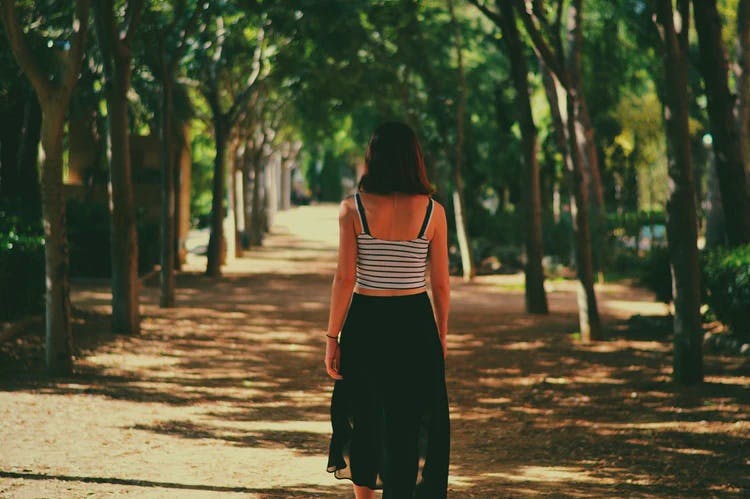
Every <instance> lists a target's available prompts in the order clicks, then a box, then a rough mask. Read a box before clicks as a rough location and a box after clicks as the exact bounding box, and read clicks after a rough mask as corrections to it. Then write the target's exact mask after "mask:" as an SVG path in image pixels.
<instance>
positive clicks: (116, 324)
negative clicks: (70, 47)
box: [104, 55, 140, 334]
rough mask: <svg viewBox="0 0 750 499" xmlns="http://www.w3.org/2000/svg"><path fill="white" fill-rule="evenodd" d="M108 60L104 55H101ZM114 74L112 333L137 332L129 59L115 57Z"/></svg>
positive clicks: (110, 108)
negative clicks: (128, 96)
mask: <svg viewBox="0 0 750 499" xmlns="http://www.w3.org/2000/svg"><path fill="white" fill-rule="evenodd" d="M104 57H107V55H104ZM113 62H114V74H112V75H110V77H109V78H108V79H107V82H106V84H105V86H106V88H107V90H106V92H105V93H106V98H107V118H108V125H109V138H110V157H109V165H110V209H111V229H110V244H111V248H110V249H111V255H112V330H113V332H115V333H125V334H137V333H138V332H139V331H140V311H139V303H138V292H139V290H138V286H139V283H138V233H137V232H136V227H135V203H134V200H133V179H132V174H131V169H130V127H129V125H128V121H129V119H128V101H127V93H128V89H129V88H130V58H127V59H123V58H120V57H117V56H114V61H113Z"/></svg>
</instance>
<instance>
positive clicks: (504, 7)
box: [499, 3, 548, 314]
mask: <svg viewBox="0 0 750 499" xmlns="http://www.w3.org/2000/svg"><path fill="white" fill-rule="evenodd" d="M499 5H500V8H501V14H502V15H501V20H502V24H503V25H502V32H503V40H505V46H506V54H507V55H508V58H509V59H510V66H511V73H512V77H513V85H514V87H515V89H516V102H517V105H518V123H519V125H520V128H521V149H522V154H521V161H522V165H523V175H522V178H523V180H522V184H523V185H522V189H521V192H522V193H523V194H522V195H523V211H524V213H523V220H524V226H525V227H524V236H525V237H524V239H525V242H526V248H525V249H526V262H525V265H524V275H525V280H526V282H525V293H526V295H525V296H526V311H527V312H528V313H532V314H546V313H547V312H548V307H547V295H546V293H545V291H544V268H543V266H542V257H543V256H544V249H543V245H542V199H541V192H540V186H539V159H538V157H537V152H538V143H537V130H536V125H535V124H534V116H533V114H532V112H531V101H530V97H529V84H528V66H527V64H526V57H525V55H524V49H523V44H522V43H521V38H520V35H519V33H518V28H517V26H516V18H515V13H514V11H513V7H512V6H511V5H510V4H509V3H500V4H499Z"/></svg>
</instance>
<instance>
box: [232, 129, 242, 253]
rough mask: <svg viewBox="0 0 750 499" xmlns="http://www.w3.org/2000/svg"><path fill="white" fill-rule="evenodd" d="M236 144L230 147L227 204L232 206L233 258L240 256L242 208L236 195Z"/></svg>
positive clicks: (238, 160) (237, 162) (237, 161)
mask: <svg viewBox="0 0 750 499" xmlns="http://www.w3.org/2000/svg"><path fill="white" fill-rule="evenodd" d="M238 148H239V147H238V145H237V144H236V143H235V145H234V146H233V147H232V148H231V150H232V161H231V162H230V164H229V171H230V172H231V173H230V174H229V205H230V206H231V207H232V226H233V230H232V241H233V245H232V246H233V247H234V256H235V258H240V257H241V256H242V241H240V228H239V227H240V225H239V224H240V210H241V209H242V206H241V204H240V201H241V200H240V197H239V196H238V195H237V188H238V187H239V186H238V185H237V173H238V168H237V166H238V164H239V162H240V158H238V157H237V150H238Z"/></svg>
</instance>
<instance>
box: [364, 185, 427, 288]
mask: <svg viewBox="0 0 750 499" xmlns="http://www.w3.org/2000/svg"><path fill="white" fill-rule="evenodd" d="M354 196H355V201H356V205H357V213H358V214H359V220H360V222H361V224H362V229H363V232H362V234H358V235H357V284H358V285H359V286H360V287H362V288H368V289H417V288H423V287H425V286H426V282H425V269H426V266H427V252H428V250H429V246H430V241H428V240H427V239H424V233H425V231H426V230H427V226H428V225H429V223H430V220H431V218H432V202H433V201H432V199H430V202H429V204H428V206H427V212H426V213H425V218H424V221H423V222H422V227H421V229H420V231H419V236H418V237H417V238H416V239H407V240H396V241H391V240H387V239H378V238H376V237H373V236H372V235H371V234H370V228H369V226H368V225H367V218H366V217H365V212H364V206H363V205H362V200H361V198H360V197H359V193H357V194H355V195H354Z"/></svg>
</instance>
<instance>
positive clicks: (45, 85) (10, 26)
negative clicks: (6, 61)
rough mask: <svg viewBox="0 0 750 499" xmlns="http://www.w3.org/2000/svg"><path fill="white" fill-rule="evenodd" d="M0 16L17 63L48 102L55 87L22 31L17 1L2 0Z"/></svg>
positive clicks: (41, 96)
mask: <svg viewBox="0 0 750 499" xmlns="http://www.w3.org/2000/svg"><path fill="white" fill-rule="evenodd" d="M0 16H2V22H3V26H4V27H5V33H6V35H7V36H8V41H9V42H10V48H11V50H12V51H13V55H14V56H15V59H16V62H18V65H19V66H20V67H21V70H22V71H23V72H24V73H25V74H26V76H27V77H28V79H29V81H31V84H32V85H33V86H34V89H35V90H36V92H37V94H39V97H40V99H41V100H46V99H47V98H48V97H49V95H50V94H51V93H52V92H53V87H52V85H51V84H50V81H49V78H48V76H47V73H46V72H45V71H44V70H43V69H42V65H41V62H40V61H39V59H37V58H36V55H35V54H34V52H33V51H32V50H31V47H30V46H29V41H28V39H27V38H26V35H25V34H24V33H23V32H22V31H21V29H20V24H19V21H18V14H17V12H16V5H15V0H0Z"/></svg>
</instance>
